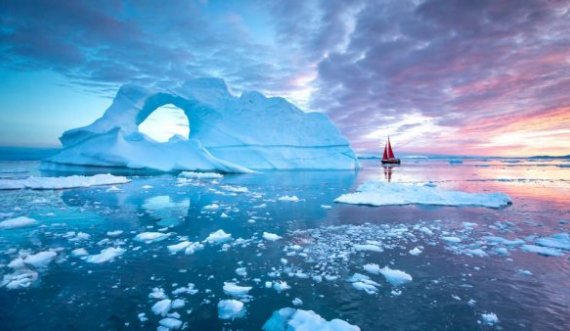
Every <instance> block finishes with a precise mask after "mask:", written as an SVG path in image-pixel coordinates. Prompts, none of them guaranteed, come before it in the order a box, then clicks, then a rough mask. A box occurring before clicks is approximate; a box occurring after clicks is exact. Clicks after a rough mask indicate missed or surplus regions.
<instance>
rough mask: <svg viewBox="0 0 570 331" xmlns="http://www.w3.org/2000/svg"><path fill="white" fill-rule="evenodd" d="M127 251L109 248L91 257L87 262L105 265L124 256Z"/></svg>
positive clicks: (86, 259)
mask: <svg viewBox="0 0 570 331" xmlns="http://www.w3.org/2000/svg"><path fill="white" fill-rule="evenodd" d="M124 252H125V250H124V249H123V248H119V247H108V248H105V249H103V250H102V251H101V252H100V253H99V254H95V255H89V256H87V257H86V258H85V261H87V262H89V263H104V262H108V261H113V260H114V259H115V258H116V257H117V256H120V255H123V253H124Z"/></svg>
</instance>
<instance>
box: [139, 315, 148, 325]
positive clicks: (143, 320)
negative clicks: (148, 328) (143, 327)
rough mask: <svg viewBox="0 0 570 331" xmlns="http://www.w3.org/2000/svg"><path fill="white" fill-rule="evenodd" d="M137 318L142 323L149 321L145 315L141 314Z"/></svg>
mask: <svg viewBox="0 0 570 331" xmlns="http://www.w3.org/2000/svg"><path fill="white" fill-rule="evenodd" d="M137 317H138V319H139V321H141V323H144V322H146V321H148V317H146V314H145V313H139V314H137Z"/></svg>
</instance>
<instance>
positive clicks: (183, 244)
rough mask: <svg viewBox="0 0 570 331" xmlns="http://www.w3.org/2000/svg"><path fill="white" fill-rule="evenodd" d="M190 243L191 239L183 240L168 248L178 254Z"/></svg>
mask: <svg viewBox="0 0 570 331" xmlns="http://www.w3.org/2000/svg"><path fill="white" fill-rule="evenodd" d="M190 244H192V243H191V242H189V241H182V242H179V243H178V244H174V245H169V246H166V248H168V251H170V253H172V254H176V253H178V252H180V251H182V250H185V249H186V247H188V246H190Z"/></svg>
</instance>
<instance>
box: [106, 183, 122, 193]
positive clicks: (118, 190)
mask: <svg viewBox="0 0 570 331" xmlns="http://www.w3.org/2000/svg"><path fill="white" fill-rule="evenodd" d="M106 191H107V192H120V191H122V190H121V189H120V188H119V187H118V186H117V185H111V187H109V188H108V189H106Z"/></svg>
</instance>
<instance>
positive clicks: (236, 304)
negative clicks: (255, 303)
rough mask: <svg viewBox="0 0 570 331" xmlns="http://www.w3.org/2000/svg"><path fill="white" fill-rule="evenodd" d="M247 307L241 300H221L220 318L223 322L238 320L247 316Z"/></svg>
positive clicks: (219, 307) (219, 304)
mask: <svg viewBox="0 0 570 331" xmlns="http://www.w3.org/2000/svg"><path fill="white" fill-rule="evenodd" d="M245 313H246V311H245V307H244V304H243V302H241V301H239V300H234V299H230V300H221V301H220V302H218V317H219V318H220V319H223V320H229V319H232V320H233V319H236V318H241V317H244V316H245Z"/></svg>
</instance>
